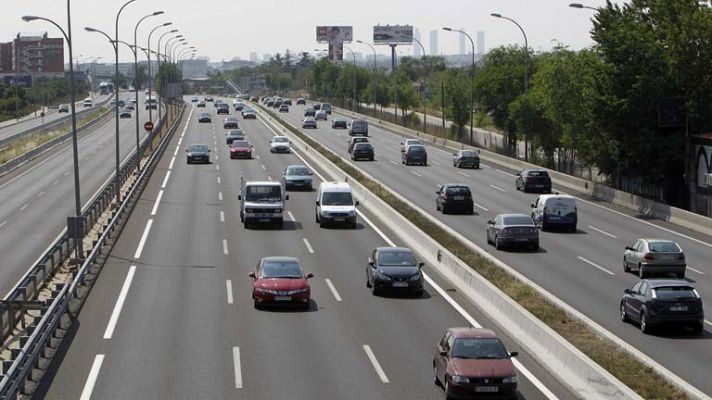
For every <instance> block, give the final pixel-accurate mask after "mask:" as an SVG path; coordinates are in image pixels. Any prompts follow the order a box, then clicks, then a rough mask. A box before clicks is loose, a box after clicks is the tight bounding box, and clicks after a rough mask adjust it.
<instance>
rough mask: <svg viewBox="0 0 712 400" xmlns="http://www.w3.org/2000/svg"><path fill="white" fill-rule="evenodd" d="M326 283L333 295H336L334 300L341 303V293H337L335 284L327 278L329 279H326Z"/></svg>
mask: <svg viewBox="0 0 712 400" xmlns="http://www.w3.org/2000/svg"><path fill="white" fill-rule="evenodd" d="M324 281H326V286H328V287H329V290H331V294H333V295H334V299H336V301H338V302H340V301H341V296H339V292H337V291H336V286H334V284H333V283H332V282H331V279H328V278H327V279H324Z"/></svg>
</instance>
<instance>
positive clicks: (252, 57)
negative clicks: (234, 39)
mask: <svg viewBox="0 0 712 400" xmlns="http://www.w3.org/2000/svg"><path fill="white" fill-rule="evenodd" d="M250 61H252V62H257V52H255V51H252V52H250Z"/></svg>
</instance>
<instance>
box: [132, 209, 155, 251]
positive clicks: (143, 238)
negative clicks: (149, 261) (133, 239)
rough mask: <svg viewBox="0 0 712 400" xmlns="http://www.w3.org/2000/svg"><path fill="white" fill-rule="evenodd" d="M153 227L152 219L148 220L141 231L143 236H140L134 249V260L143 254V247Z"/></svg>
mask: <svg viewBox="0 0 712 400" xmlns="http://www.w3.org/2000/svg"><path fill="white" fill-rule="evenodd" d="M152 225H153V219H149V220H148V222H146V228H145V229H144V230H143V236H141V240H140V241H139V242H138V247H137V248H136V254H134V258H141V253H143V246H145V245H146V240H148V234H149V232H151V226H152Z"/></svg>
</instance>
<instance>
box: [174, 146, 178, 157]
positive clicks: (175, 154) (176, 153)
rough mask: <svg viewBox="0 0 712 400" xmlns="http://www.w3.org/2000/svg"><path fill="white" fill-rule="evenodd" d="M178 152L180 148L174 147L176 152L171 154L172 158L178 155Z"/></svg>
mask: <svg viewBox="0 0 712 400" xmlns="http://www.w3.org/2000/svg"><path fill="white" fill-rule="evenodd" d="M178 150H180V146H176V151H174V152H173V157H175V156H177V155H178Z"/></svg>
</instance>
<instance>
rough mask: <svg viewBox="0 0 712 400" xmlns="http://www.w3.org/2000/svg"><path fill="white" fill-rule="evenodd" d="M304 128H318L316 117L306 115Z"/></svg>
mask: <svg viewBox="0 0 712 400" xmlns="http://www.w3.org/2000/svg"><path fill="white" fill-rule="evenodd" d="M302 129H316V119H315V118H314V117H304V119H303V120H302Z"/></svg>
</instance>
